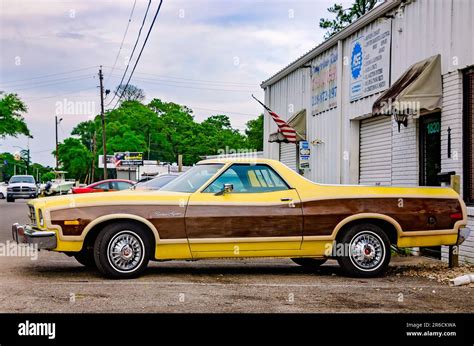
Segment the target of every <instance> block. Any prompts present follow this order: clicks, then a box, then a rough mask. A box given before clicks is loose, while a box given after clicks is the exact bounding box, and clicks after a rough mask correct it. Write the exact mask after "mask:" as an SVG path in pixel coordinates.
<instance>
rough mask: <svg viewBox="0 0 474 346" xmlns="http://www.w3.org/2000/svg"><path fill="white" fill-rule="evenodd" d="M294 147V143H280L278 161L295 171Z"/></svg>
mask: <svg viewBox="0 0 474 346" xmlns="http://www.w3.org/2000/svg"><path fill="white" fill-rule="evenodd" d="M296 147H297V145H296V144H294V143H280V162H281V163H284V164H285V165H287V166H288V167H290V168H291V169H292V170H294V171H296V172H297V171H298V170H297V160H296V153H297V151H296Z"/></svg>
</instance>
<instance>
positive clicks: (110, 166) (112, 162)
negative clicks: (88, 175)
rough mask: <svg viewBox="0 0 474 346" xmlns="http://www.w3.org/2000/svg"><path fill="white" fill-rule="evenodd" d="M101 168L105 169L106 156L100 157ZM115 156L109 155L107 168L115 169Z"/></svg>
mask: <svg viewBox="0 0 474 346" xmlns="http://www.w3.org/2000/svg"><path fill="white" fill-rule="evenodd" d="M98 162H99V166H98V167H99V168H104V155H99V161H98ZM114 167H115V166H114V155H107V168H114Z"/></svg>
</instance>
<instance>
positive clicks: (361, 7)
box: [319, 0, 378, 39]
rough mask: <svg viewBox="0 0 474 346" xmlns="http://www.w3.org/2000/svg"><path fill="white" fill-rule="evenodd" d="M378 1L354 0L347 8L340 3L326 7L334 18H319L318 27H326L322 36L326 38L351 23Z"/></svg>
mask: <svg viewBox="0 0 474 346" xmlns="http://www.w3.org/2000/svg"><path fill="white" fill-rule="evenodd" d="M377 3H378V0H355V3H354V4H352V6H351V7H349V8H346V9H345V8H343V6H342V5H341V4H334V5H332V6H331V7H329V8H328V11H329V12H330V13H333V14H335V15H336V18H335V19H327V18H321V19H320V20H319V27H320V28H322V29H327V31H326V34H325V35H324V38H326V39H328V38H329V37H331V36H332V35H334V34H336V33H338V32H339V31H341V30H342V29H344V28H345V27H346V26H348V25H349V24H351V23H352V22H353V21H355V20H356V19H357V18H360V17H362V16H363V15H364V14H366V13H367V12H369V11H370V10H372V9H373V8H374V7H375V6H376V5H377Z"/></svg>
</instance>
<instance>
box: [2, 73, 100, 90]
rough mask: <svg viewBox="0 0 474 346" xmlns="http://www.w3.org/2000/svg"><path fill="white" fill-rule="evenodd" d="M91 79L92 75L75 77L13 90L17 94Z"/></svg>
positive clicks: (13, 88)
mask: <svg viewBox="0 0 474 346" xmlns="http://www.w3.org/2000/svg"><path fill="white" fill-rule="evenodd" d="M91 77H92V76H91V75H83V76H75V77H72V78H63V79H58V80H56V81H44V82H41V83H39V84H33V85H30V86H29V87H26V88H20V89H16V88H15V87H12V88H11V89H12V90H14V91H15V92H17V91H23V90H29V89H35V88H40V87H41V88H42V87H46V86H51V85H56V84H64V83H70V82H77V81H81V80H85V79H89V78H91Z"/></svg>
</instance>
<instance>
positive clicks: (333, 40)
mask: <svg viewBox="0 0 474 346" xmlns="http://www.w3.org/2000/svg"><path fill="white" fill-rule="evenodd" d="M403 1H406V0H386V1H385V2H384V3H382V4H381V5H380V6H377V7H375V8H374V9H373V10H372V11H370V12H368V13H367V14H366V15H364V16H362V17H360V18H359V19H357V20H356V21H355V22H353V23H352V24H350V25H349V26H347V27H345V28H344V29H342V30H341V31H339V32H338V33H337V34H335V35H333V36H331V37H330V38H329V39H327V40H326V41H324V42H323V43H321V44H320V45H319V46H316V47H315V48H313V49H312V50H310V51H309V52H308V53H306V54H304V55H302V56H301V57H299V58H298V59H296V60H295V61H293V62H292V63H290V64H289V65H288V66H286V67H284V68H283V69H281V70H280V71H278V72H277V73H276V74H274V75H273V76H271V77H270V78H268V79H266V80H264V81H263V82H262V83H261V84H260V87H261V88H262V89H265V88H266V87H268V86H270V85H272V84H275V83H276V82H278V81H279V80H280V79H282V78H284V77H285V76H286V75H288V74H290V73H291V72H293V71H295V70H296V69H298V68H299V67H301V66H302V65H305V64H306V63H307V62H309V61H310V60H312V59H314V58H315V57H317V56H318V55H320V54H322V53H324V52H325V51H326V50H328V49H329V48H331V47H332V46H334V45H336V44H337V42H338V41H339V40H343V39H345V38H347V37H348V36H350V35H352V34H353V33H355V32H356V31H358V30H360V29H362V28H363V27H365V26H366V25H367V24H370V23H371V22H373V21H374V20H375V19H377V18H379V17H380V16H382V15H384V14H385V13H387V12H388V11H390V10H392V9H393V8H395V7H396V6H398V5H399V4H400V3H402V2H403Z"/></svg>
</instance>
